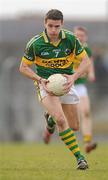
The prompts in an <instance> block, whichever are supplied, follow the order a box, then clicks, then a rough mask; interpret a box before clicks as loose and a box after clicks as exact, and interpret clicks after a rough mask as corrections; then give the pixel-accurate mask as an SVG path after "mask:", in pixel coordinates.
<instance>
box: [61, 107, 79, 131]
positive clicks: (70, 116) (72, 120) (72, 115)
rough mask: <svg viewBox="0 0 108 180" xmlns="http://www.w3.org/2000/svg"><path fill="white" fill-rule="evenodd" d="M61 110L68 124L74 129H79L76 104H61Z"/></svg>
mask: <svg viewBox="0 0 108 180" xmlns="http://www.w3.org/2000/svg"><path fill="white" fill-rule="evenodd" d="M62 108H63V111H64V113H65V116H66V118H67V121H68V124H69V126H70V127H71V128H72V129H73V130H74V131H78V130H79V119H80V117H79V109H78V104H62Z"/></svg>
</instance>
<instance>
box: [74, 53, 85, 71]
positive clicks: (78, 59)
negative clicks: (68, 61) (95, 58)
mask: <svg viewBox="0 0 108 180" xmlns="http://www.w3.org/2000/svg"><path fill="white" fill-rule="evenodd" d="M84 57H88V55H87V53H86V51H85V50H83V51H82V53H81V54H79V55H77V56H75V58H74V59H73V69H74V70H76V69H77V68H78V67H79V65H80V63H81V61H82V59H83V58H84ZM88 60H89V57H88Z"/></svg>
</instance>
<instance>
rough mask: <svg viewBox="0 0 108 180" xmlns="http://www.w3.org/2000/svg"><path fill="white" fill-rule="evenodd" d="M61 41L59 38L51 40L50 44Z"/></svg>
mask: <svg viewBox="0 0 108 180" xmlns="http://www.w3.org/2000/svg"><path fill="white" fill-rule="evenodd" d="M59 40H60V38H59V37H54V38H50V42H52V43H57V42H58V41H59Z"/></svg>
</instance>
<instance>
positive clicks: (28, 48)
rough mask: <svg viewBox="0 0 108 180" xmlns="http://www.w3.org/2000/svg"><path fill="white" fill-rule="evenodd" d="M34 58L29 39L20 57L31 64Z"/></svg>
mask: <svg viewBox="0 0 108 180" xmlns="http://www.w3.org/2000/svg"><path fill="white" fill-rule="evenodd" d="M34 60H35V55H34V49H33V43H32V42H31V41H30V42H28V44H27V45H26V48H25V51H24V56H23V57H22V61H23V62H25V63H26V64H28V65H31V64H33V63H34Z"/></svg>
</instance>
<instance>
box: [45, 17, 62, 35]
mask: <svg viewBox="0 0 108 180" xmlns="http://www.w3.org/2000/svg"><path fill="white" fill-rule="evenodd" d="M62 25H63V22H62V21H61V20H52V19H47V21H46V22H45V29H46V30H47V34H48V36H49V38H50V39H56V38H58V36H59V33H60V30H61V28H62Z"/></svg>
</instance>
